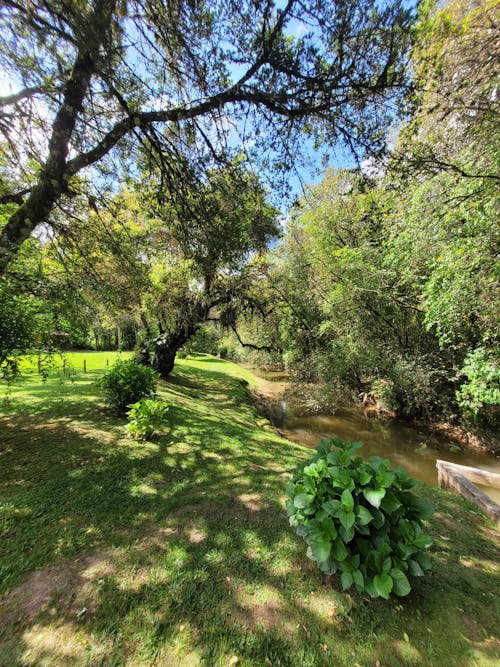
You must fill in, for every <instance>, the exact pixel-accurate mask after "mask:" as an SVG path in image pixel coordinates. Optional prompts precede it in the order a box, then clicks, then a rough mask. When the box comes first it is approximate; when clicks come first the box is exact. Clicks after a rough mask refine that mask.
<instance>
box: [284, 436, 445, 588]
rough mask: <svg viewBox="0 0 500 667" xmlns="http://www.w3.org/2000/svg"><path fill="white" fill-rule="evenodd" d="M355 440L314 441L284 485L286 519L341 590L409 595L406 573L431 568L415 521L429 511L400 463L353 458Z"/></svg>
mask: <svg viewBox="0 0 500 667" xmlns="http://www.w3.org/2000/svg"><path fill="white" fill-rule="evenodd" d="M332 445H335V447H336V449H335V450H334V451H331V449H332ZM361 446H362V443H359V442H358V443H347V442H342V441H340V440H338V439H333V440H332V441H331V442H326V441H322V442H321V443H320V445H319V446H318V448H317V452H318V453H317V456H316V457H315V458H314V459H313V460H312V461H311V462H310V463H309V464H308V465H306V466H305V467H304V468H303V469H302V470H299V471H297V472H296V473H295V475H294V478H293V482H292V483H291V484H290V485H289V488H288V495H289V500H288V501H287V511H288V515H289V518H290V525H291V526H294V527H295V528H296V529H297V533H298V535H300V536H302V537H303V538H304V539H305V541H306V543H307V545H308V551H307V554H308V556H309V558H311V559H312V560H314V561H316V563H317V564H318V567H319V568H320V569H321V571H322V572H324V573H325V574H328V575H332V574H335V573H336V572H337V571H338V570H339V571H340V578H341V581H342V587H343V589H344V590H346V589H348V588H350V587H351V586H352V585H353V584H354V585H355V586H356V588H357V589H358V590H359V591H366V592H367V593H368V594H369V595H370V596H371V597H379V596H380V597H382V598H385V599H388V598H389V596H390V594H391V593H394V594H395V595H399V596H404V595H408V593H409V592H410V590H411V585H410V581H409V579H408V577H409V576H422V575H423V574H424V570H426V569H428V568H429V567H430V560H429V558H428V556H427V554H426V553H425V552H426V550H427V549H428V548H429V547H430V545H431V542H432V541H431V539H430V537H429V536H428V535H426V534H425V533H424V532H423V530H422V521H423V520H424V519H428V518H429V517H430V516H431V515H432V513H433V509H432V507H431V506H430V504H429V503H428V502H426V501H425V500H424V499H422V498H421V497H419V496H417V495H415V494H414V493H412V491H411V489H412V487H413V486H414V485H415V481H414V480H413V479H411V478H410V477H408V475H407V474H406V472H405V471H404V470H403V469H402V468H395V469H394V470H391V469H390V468H389V462H388V461H386V460H383V459H381V458H380V457H377V456H372V457H370V459H369V460H368V462H367V463H365V462H363V459H362V458H361V457H359V456H356V457H353V454H354V453H355V452H356V450H357V449H358V448H359V447H361Z"/></svg>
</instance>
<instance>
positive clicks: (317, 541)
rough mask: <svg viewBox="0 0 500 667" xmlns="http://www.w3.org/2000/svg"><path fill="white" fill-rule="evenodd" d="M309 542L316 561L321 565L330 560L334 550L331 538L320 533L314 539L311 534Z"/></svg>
mask: <svg viewBox="0 0 500 667" xmlns="http://www.w3.org/2000/svg"><path fill="white" fill-rule="evenodd" d="M307 541H308V543H309V546H310V548H311V551H312V554H313V556H314V560H316V561H318V563H321V562H322V561H325V560H326V559H327V558H328V556H329V555H330V551H331V549H332V543H331V541H330V538H329V537H327V536H326V535H324V534H322V533H318V534H316V535H315V536H314V537H312V536H311V535H310V534H309V536H308V540H307Z"/></svg>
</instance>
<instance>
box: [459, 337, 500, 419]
mask: <svg viewBox="0 0 500 667" xmlns="http://www.w3.org/2000/svg"><path fill="white" fill-rule="evenodd" d="M462 373H463V374H464V375H466V376H467V382H465V383H464V384H462V385H461V387H460V390H459V391H457V393H456V397H457V402H458V405H459V407H460V409H461V411H462V413H463V415H464V416H465V417H466V418H470V417H472V418H473V419H476V420H480V421H481V420H482V421H484V422H485V423H488V422H490V425H492V426H494V425H495V417H496V419H497V420H498V409H499V407H500V355H499V354H498V352H497V351H496V350H491V351H487V350H484V349H483V348H481V347H480V348H478V349H477V350H474V351H473V352H470V353H469V354H468V355H467V356H466V357H465V361H464V367H463V368H462Z"/></svg>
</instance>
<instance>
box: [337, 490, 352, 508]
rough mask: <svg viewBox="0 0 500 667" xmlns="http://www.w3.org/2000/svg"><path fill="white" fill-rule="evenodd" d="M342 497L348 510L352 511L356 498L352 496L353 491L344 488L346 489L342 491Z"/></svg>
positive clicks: (343, 503)
mask: <svg viewBox="0 0 500 667" xmlns="http://www.w3.org/2000/svg"><path fill="white" fill-rule="evenodd" d="M340 499H341V501H342V505H343V506H344V509H345V510H346V512H352V510H353V508H354V498H353V497H352V493H351V492H350V491H349V489H344V491H342V495H341V496H340Z"/></svg>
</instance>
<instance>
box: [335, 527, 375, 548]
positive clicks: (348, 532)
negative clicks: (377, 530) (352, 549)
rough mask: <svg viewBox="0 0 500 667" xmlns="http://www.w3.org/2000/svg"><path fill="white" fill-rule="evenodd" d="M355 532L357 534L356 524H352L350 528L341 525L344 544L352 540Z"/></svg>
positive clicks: (340, 533)
mask: <svg viewBox="0 0 500 667" xmlns="http://www.w3.org/2000/svg"><path fill="white" fill-rule="evenodd" d="M354 534H355V531H354V526H351V527H350V528H344V526H342V525H340V526H339V535H340V537H341V538H342V541H343V542H344V544H347V543H348V542H350V541H351V540H352V539H353V537H354ZM368 534H370V533H368Z"/></svg>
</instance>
